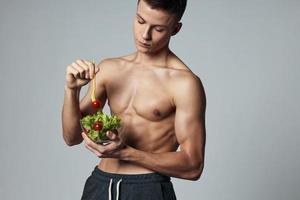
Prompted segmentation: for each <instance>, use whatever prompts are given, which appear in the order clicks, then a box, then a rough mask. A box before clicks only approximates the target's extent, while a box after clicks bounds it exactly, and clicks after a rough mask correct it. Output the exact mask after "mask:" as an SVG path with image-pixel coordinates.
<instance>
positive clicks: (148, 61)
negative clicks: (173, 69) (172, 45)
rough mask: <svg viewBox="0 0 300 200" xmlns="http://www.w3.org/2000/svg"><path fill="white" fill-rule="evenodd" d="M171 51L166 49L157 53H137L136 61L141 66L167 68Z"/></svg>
mask: <svg viewBox="0 0 300 200" xmlns="http://www.w3.org/2000/svg"><path fill="white" fill-rule="evenodd" d="M171 54H172V52H171V50H170V49H169V48H168V47H166V48H164V49H161V50H159V51H158V52H155V53H143V52H140V51H137V52H136V53H135V58H134V61H135V62H137V63H139V64H141V66H160V67H161V66H163V67H167V61H168V57H169V55H171Z"/></svg>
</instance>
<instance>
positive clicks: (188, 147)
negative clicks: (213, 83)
mask: <svg viewBox="0 0 300 200" xmlns="http://www.w3.org/2000/svg"><path fill="white" fill-rule="evenodd" d="M178 89H179V90H178V92H177V95H176V96H175V98H174V101H175V105H176V114H175V134H176V137H177V140H178V143H179V145H180V150H181V151H184V152H185V153H186V154H187V156H188V157H189V158H190V159H191V160H192V161H193V162H196V163H199V162H202V161H203V160H204V148H205V137H206V131H205V109H206V97H205V92H204V88H203V86H202V84H201V81H200V79H199V78H193V79H190V80H188V81H186V82H184V83H183V84H182V85H180V86H178Z"/></svg>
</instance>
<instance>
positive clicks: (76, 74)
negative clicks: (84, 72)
mask: <svg viewBox="0 0 300 200" xmlns="http://www.w3.org/2000/svg"><path fill="white" fill-rule="evenodd" d="M67 74H72V75H73V76H74V77H75V78H79V77H80V74H79V72H78V71H77V70H76V69H75V68H74V67H73V66H72V65H68V68H67Z"/></svg>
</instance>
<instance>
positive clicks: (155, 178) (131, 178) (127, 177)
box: [92, 166, 171, 184]
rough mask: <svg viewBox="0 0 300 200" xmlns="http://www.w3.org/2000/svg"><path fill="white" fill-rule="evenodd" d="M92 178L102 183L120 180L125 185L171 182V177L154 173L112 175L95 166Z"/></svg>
mask: <svg viewBox="0 0 300 200" xmlns="http://www.w3.org/2000/svg"><path fill="white" fill-rule="evenodd" d="M92 176H94V177H95V178H96V179H99V180H102V181H108V182H109V181H110V180H111V179H113V180H120V179H122V184H123V183H154V182H168V181H170V180H171V178H170V177H169V176H166V175H163V174H160V173H157V172H152V173H145V174H117V173H110V172H105V171H103V170H101V169H99V168H98V166H95V168H94V171H93V172H92Z"/></svg>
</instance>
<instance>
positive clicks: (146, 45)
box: [138, 41, 151, 47]
mask: <svg viewBox="0 0 300 200" xmlns="http://www.w3.org/2000/svg"><path fill="white" fill-rule="evenodd" d="M138 44H139V45H140V46H143V47H151V44H147V43H143V42H140V41H138Z"/></svg>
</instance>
